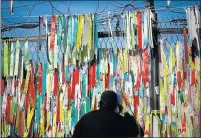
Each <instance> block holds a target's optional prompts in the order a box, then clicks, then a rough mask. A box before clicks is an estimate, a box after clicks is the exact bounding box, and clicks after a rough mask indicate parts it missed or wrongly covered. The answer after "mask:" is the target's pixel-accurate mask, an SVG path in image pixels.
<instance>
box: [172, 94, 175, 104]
mask: <svg viewBox="0 0 201 138" xmlns="http://www.w3.org/2000/svg"><path fill="white" fill-rule="evenodd" d="M171 104H172V105H175V96H174V92H173V93H172V94H171Z"/></svg>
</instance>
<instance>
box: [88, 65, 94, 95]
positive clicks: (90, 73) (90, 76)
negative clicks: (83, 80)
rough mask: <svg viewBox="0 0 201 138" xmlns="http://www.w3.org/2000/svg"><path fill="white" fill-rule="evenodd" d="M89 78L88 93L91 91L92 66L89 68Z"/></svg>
mask: <svg viewBox="0 0 201 138" xmlns="http://www.w3.org/2000/svg"><path fill="white" fill-rule="evenodd" d="M88 71H89V77H88V81H89V83H88V91H90V90H91V88H92V81H93V77H94V76H93V66H90V67H89V70H88Z"/></svg>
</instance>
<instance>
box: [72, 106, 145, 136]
mask: <svg viewBox="0 0 201 138" xmlns="http://www.w3.org/2000/svg"><path fill="white" fill-rule="evenodd" d="M138 133H139V130H138V126H137V124H136V121H135V118H134V117H133V116H130V115H129V114H128V113H127V114H126V115H125V116H124V117H123V116H121V115H119V114H117V113H115V112H113V111H108V110H106V109H100V110H97V111H92V112H89V113H87V114H85V115H84V116H83V117H82V118H81V119H80V120H79V122H78V123H77V125H76V127H75V130H74V134H73V137H136V136H137V135H138ZM141 136H144V132H143V130H142V129H141Z"/></svg>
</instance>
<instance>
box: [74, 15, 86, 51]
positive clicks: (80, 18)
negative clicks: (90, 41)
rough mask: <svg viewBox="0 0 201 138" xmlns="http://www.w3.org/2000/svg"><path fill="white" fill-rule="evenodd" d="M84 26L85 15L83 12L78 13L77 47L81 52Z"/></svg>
mask: <svg viewBox="0 0 201 138" xmlns="http://www.w3.org/2000/svg"><path fill="white" fill-rule="evenodd" d="M83 26H84V16H83V15H82V14H79V15H78V30H77V40H76V48H77V51H78V52H79V49H80V47H81V40H82V32H83Z"/></svg>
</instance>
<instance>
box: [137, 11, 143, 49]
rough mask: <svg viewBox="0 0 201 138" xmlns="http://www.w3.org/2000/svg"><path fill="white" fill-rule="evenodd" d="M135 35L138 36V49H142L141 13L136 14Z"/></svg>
mask: <svg viewBox="0 0 201 138" xmlns="http://www.w3.org/2000/svg"><path fill="white" fill-rule="evenodd" d="M137 26H138V27H137V35H138V48H139V49H141V48H142V13H141V12H140V11H138V12H137Z"/></svg>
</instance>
